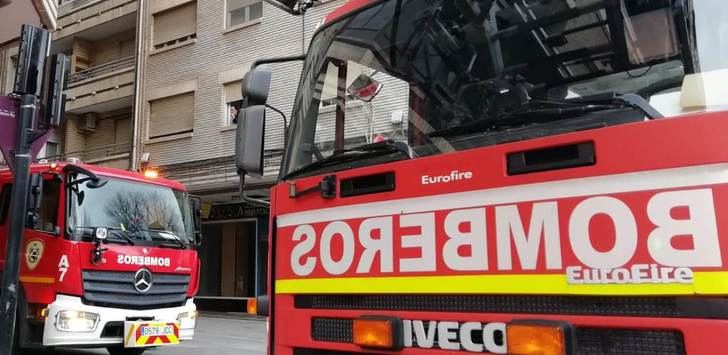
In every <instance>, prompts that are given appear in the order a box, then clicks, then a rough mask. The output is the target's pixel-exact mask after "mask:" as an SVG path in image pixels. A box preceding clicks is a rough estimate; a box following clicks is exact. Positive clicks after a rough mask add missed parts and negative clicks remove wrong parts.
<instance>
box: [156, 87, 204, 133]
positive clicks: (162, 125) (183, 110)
mask: <svg viewBox="0 0 728 355" xmlns="http://www.w3.org/2000/svg"><path fill="white" fill-rule="evenodd" d="M150 106H151V119H150V122H149V138H158V137H164V136H169V135H173V134H177V133H185V132H192V127H193V121H194V110H195V93H194V92H189V93H185V94H182V95H176V96H170V97H165V98H163V99H159V100H154V101H151V102H150Z"/></svg>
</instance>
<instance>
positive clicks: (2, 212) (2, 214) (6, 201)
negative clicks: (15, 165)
mask: <svg viewBox="0 0 728 355" xmlns="http://www.w3.org/2000/svg"><path fill="white" fill-rule="evenodd" d="M12 187H13V185H10V184H6V185H5V186H3V188H2V189H0V226H2V225H4V224H5V220H6V219H7V218H8V210H9V209H10V195H11V193H10V192H11V191H12Z"/></svg>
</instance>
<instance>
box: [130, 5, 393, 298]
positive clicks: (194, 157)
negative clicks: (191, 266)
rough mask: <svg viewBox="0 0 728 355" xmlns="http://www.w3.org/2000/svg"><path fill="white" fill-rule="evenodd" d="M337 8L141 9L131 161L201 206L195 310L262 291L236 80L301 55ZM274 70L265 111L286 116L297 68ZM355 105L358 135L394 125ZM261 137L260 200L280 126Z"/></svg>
mask: <svg viewBox="0 0 728 355" xmlns="http://www.w3.org/2000/svg"><path fill="white" fill-rule="evenodd" d="M343 3H345V0H329V1H324V2H323V3H321V4H318V5H317V6H315V7H313V8H311V9H309V10H308V12H307V13H306V15H305V16H291V15H289V14H287V13H285V12H283V11H281V10H280V9H277V8H276V7H274V6H272V5H270V4H268V3H266V2H264V1H261V0H196V1H195V0H163V1H147V2H145V4H144V5H143V6H142V9H141V12H142V14H143V15H142V17H143V18H144V25H143V28H144V30H143V32H144V35H143V36H144V48H143V58H142V59H141V63H142V64H141V71H142V75H141V78H140V80H141V81H140V83H139V84H140V85H139V87H141V88H143V89H142V90H141V93H140V94H141V99H140V101H139V105H140V111H141V115H140V117H139V123H138V127H137V129H138V131H139V132H138V143H139V145H138V148H137V149H136V154H137V156H136V158H135V161H137V162H138V161H139V159H140V158H141V156H142V155H143V154H148V157H149V164H150V165H152V166H155V167H157V168H159V169H160V170H161V173H162V174H163V175H164V176H166V177H170V178H173V179H177V180H180V181H182V182H184V183H185V184H186V185H187V186H188V187H189V188H190V190H191V191H193V192H194V193H195V194H197V195H200V196H201V197H202V198H203V201H204V202H205V203H206V206H207V209H208V210H207V213H205V216H204V217H205V221H204V225H203V233H204V236H205V242H204V243H203V246H202V247H201V249H200V254H201V255H202V260H203V265H202V267H203V274H204V275H205V277H204V278H203V279H202V280H201V297H200V302H204V298H205V297H211V298H215V299H216V300H219V299H230V300H236V299H240V298H243V297H251V296H254V295H257V294H262V293H265V291H266V290H265V287H266V285H265V280H266V266H267V264H266V256H267V243H268V241H267V234H268V211H267V210H266V209H264V208H256V207H254V206H248V205H246V204H244V203H240V199H239V191H238V184H239V180H238V177H237V175H236V172H235V167H234V147H235V128H236V127H235V125H234V123H233V121H232V118H233V117H234V116H235V114H236V112H237V109H238V108H239V107H240V100H241V93H240V80H241V79H242V78H243V76H244V75H245V73H246V72H247V71H248V70H249V69H250V67H251V65H252V64H253V62H254V61H255V60H258V59H262V58H271V57H283V56H294V55H300V54H302V53H305V50H306V47H307V46H308V43H309V41H310V40H311V36H312V34H313V33H314V30H315V29H316V26H317V25H318V24H319V23H320V22H321V20H322V19H323V16H324V15H325V14H327V13H329V12H331V11H332V10H333V9H335V8H336V7H338V6H340V5H342V4H343ZM270 68H271V69H272V70H273V82H272V88H271V94H270V99H269V102H268V103H269V104H270V105H272V106H274V107H276V108H277V109H279V110H281V111H282V112H284V113H285V114H286V115H287V116H290V113H291V112H292V106H293V102H294V96H295V93H296V90H297V85H298V80H299V77H300V71H301V68H302V63H300V62H295V63H288V64H275V65H271V66H270ZM399 89H402V88H401V87H400V88H399ZM385 90H397V87H396V86H390V87H389V88H386V89H385ZM333 92H336V91H335V90H334V91H333ZM329 101H330V102H329ZM329 101H322V103H321V105H322V108H321V115H323V116H327V117H328V116H330V117H329V118H328V119H327V118H326V117H322V119H321V122H323V123H322V124H328V123H330V124H333V122H334V116H335V104H334V103H333V101H332V100H329ZM402 101H403V102H402V103H401V104H400V105H399V108H400V111H404V112H406V108H407V94H406V92H403V95H402ZM352 106H353V107H354V110H356V112H352V113H351V115H350V113H349V112H348V111H347V115H348V116H347V117H350V118H351V119H347V124H349V123H352V124H360V125H361V132H366V131H367V129H369V130H372V126H374V125H390V121H391V117H392V115H393V113H394V114H396V113H395V112H393V111H396V110H394V109H391V110H382V111H381V112H378V111H376V110H367V109H366V108H367V105H366V104H364V103H362V104H361V105H358V107H357V105H352ZM395 106H396V105H395ZM393 107H394V106H393ZM347 110H348V108H347ZM385 111H386V112H385ZM401 113H402V112H400V114H401ZM326 122H328V123H326ZM266 128H267V130H266V134H267V136H266V159H265V163H266V175H265V177H264V178H263V179H251V180H249V184H250V185H251V186H250V190H249V191H248V194H250V195H253V196H260V197H264V196H265V195H266V194H267V192H266V190H267V188H268V187H270V186H271V185H272V184H273V183H274V182H275V178H276V175H277V173H278V169H279V165H280V161H281V156H282V149H283V143H284V135H283V129H284V125H283V120H282V119H280V116H278V115H277V114H276V113H274V112H273V111H269V112H268V120H267V122H266ZM362 134H363V135H364V133H362Z"/></svg>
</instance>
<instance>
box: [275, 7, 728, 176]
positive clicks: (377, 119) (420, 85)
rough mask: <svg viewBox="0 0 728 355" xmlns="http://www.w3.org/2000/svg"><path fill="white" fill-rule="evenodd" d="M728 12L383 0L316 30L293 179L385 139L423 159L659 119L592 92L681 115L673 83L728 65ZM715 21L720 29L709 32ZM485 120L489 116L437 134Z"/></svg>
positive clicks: (288, 165)
mask: <svg viewBox="0 0 728 355" xmlns="http://www.w3.org/2000/svg"><path fill="white" fill-rule="evenodd" d="M710 3H712V6H713V7H712V8H711V6H708V5H710ZM717 9H720V10H717ZM726 10H728V2H726V1H723V0H708V1H690V0H685V1H683V0H680V1H678V0H645V1H611V0H552V1H467V2H458V1H447V0H434V1H433V0H401V1H393V0H392V1H382V2H380V3H378V4H374V5H373V6H369V7H366V8H365V9H364V10H362V11H359V12H357V13H355V14H353V15H351V16H349V17H346V18H344V19H342V20H340V21H337V22H334V23H332V24H330V25H328V26H327V27H324V28H323V29H321V30H320V31H319V32H318V33H317V34H316V35H315V37H314V39H313V40H312V42H311V46H310V51H309V53H310V54H309V56H308V58H307V62H306V64H305V66H304V71H303V76H302V78H303V80H302V82H301V87H300V88H299V95H298V101H297V102H296V105H295V108H294V112H293V118H292V127H291V137H290V138H291V139H290V142H291V144H290V145H289V147H288V154H287V155H286V161H285V162H284V166H283V172H282V176H289V175H290V174H291V173H292V172H296V171H298V170H300V169H301V168H303V167H305V166H308V165H311V164H312V163H314V162H316V161H320V160H321V159H323V158H326V157H328V156H331V155H334V154H336V152H337V151H344V150H346V149H347V148H351V147H355V146H360V145H364V144H372V143H374V142H377V141H379V140H382V139H388V140H393V141H399V142H401V143H405V144H407V145H408V146H409V147H410V148H411V149H412V151H413V152H414V154H412V155H413V156H414V157H422V156H428V155H434V154H442V153H448V152H453V151H458V150H465V149H470V148H475V147H482V146H486V145H492V144H499V143H503V142H513V141H519V140H525V139H531V138H536V137H542V136H547V135H554V134H561V133H566V132H571V131H576V130H583V129H591V128H597V127H604V126H608V125H614V124H621V123H627V122H636V121H642V120H644V119H645V115H644V113H643V112H639V110H635V109H633V108H630V107H627V106H625V105H619V104H616V105H615V104H613V103H612V102H608V103H605V102H603V101H599V102H598V104H600V105H601V106H600V107H595V106H591V107H587V108H584V107H583V106H584V105H585V104H584V103H583V102H579V101H578V99H581V98H583V99H585V101H588V100H587V99H591V98H592V97H593V96H594V95H598V94H610V95H611V94H636V95H639V96H640V97H642V98H644V99H645V100H646V101H650V102H652V103H654V104H655V105H657V103H656V102H657V101H664V100H665V98H669V99H670V100H672V101H669V102H667V103H666V104H665V105H662V106H655V108H656V109H657V110H658V111H660V112H662V113H663V114H664V115H665V116H670V115H677V114H681V113H683V112H667V111H661V110H664V109H665V107H674V106H679V103H680V100H679V96H678V97H677V99H676V100H674V99H673V98H674V97H675V96H674V95H670V94H672V93H674V92H679V90H680V88H681V86H682V82H683V78H684V76H685V75H686V74H692V73H696V72H700V71H701V68H702V69H703V70H714V69H719V68H725V67H728V63H726V62H725V61H724V59H723V58H724V54H723V53H722V52H721V51H723V52H724V51H725V48H728V36H727V35H726V33H728V32H726V31H725V28H726V26H728V18H727V17H728V11H726ZM694 13H695V15H694V16H693V14H694ZM696 22H697V23H696ZM706 24H707V26H708V27H707V28H710V29H717V30H718V31H717V32H716V31H712V33H711V34H710V36H707V31H706V30H705V28H706ZM707 38H712V39H711V40H710V41H711V43H710V45H709V46H706V45H705V41H706V39H707ZM698 47H700V48H698ZM704 47H710V49H709V48H704ZM718 52H720V53H718ZM701 65H702V66H704V67H702V66H701ZM361 75H367V76H369V77H371V78H373V79H374V80H376V81H377V82H379V83H382V84H383V88H382V90H381V92H380V93H379V94H378V95H377V96H376V98H374V100H372V101H371V102H362V101H361V100H357V99H354V98H352V97H349V96H347V95H346V94H347V93H346V90H345V89H346V88H347V87H350V86H351V84H352V83H353V81H354V80H355V79H356V78H358V77H360V76H361ZM665 94H667V95H665ZM660 95H663V96H660ZM658 96H659V98H660V100H656V99H655V100H653V99H654V98H656V97H658ZM597 111H599V112H597ZM562 112H569V113H570V114H568V115H563V114H561V113H562ZM473 123H478V124H480V123H483V124H482V125H478V126H477V129H471V130H464V131H463V132H462V133H461V134H458V135H448V136H447V137H444V136H438V135H437V134H434V133H435V132H440V131H443V130H452V129H453V128H459V127H462V126H468V125H472V124H473ZM341 133H343V137H339V135H341ZM374 163H377V162H372V161H369V162H363V163H361V164H362V165H363V164H374ZM347 164H348V165H347V166H348V167H350V166H352V165H351V164H349V163H348V162H347ZM333 169H335V168H333ZM319 172H320V171H319ZM314 173H315V172H314Z"/></svg>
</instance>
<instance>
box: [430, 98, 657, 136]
mask: <svg viewBox="0 0 728 355" xmlns="http://www.w3.org/2000/svg"><path fill="white" fill-rule="evenodd" d="M619 108H631V109H635V110H640V111H642V112H643V113H644V114H645V116H647V118H649V119H657V118H663V115H662V114H661V113H659V112H658V111H657V110H656V109H655V108H654V107H652V106H651V105H650V104H649V102H647V101H646V100H645V99H643V98H642V97H641V96H638V95H635V94H625V95H621V94H616V93H606V94H597V95H591V96H584V97H580V98H574V99H567V100H561V101H558V100H556V101H538V100H534V101H531V102H529V103H527V104H526V105H525V107H523V108H521V109H520V110H517V111H514V112H510V113H508V114H505V115H502V116H500V117H488V118H484V119H479V120H475V121H472V122H469V123H465V124H462V125H459V126H455V127H451V128H446V129H441V130H436V131H434V132H430V133H428V134H427V136H428V137H451V136H455V135H460V134H464V133H469V132H470V131H472V130H477V129H484V130H486V131H497V130H501V129H504V128H510V127H514V126H521V125H525V124H529V123H541V122H550V121H557V120H560V119H564V118H571V117H578V116H583V115H586V114H588V113H591V112H598V111H605V110H613V109H619Z"/></svg>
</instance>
